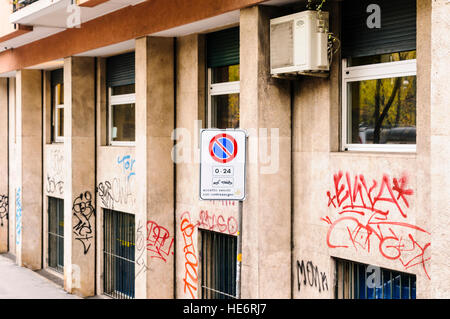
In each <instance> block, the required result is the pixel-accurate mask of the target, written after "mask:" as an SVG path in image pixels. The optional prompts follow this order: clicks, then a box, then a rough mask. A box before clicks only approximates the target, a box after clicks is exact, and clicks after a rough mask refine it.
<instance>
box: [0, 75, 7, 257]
mask: <svg viewBox="0 0 450 319" xmlns="http://www.w3.org/2000/svg"><path fill="white" fill-rule="evenodd" d="M8 93H9V92H8V79H7V78H1V79H0V150H1V153H0V176H1V180H0V252H7V251H8V215H9V207H8V202H9V193H8Z"/></svg>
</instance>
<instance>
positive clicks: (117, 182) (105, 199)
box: [97, 178, 135, 209]
mask: <svg viewBox="0 0 450 319" xmlns="http://www.w3.org/2000/svg"><path fill="white" fill-rule="evenodd" d="M97 192H98V195H99V196H100V200H101V201H102V204H103V206H104V207H106V208H109V209H114V205H115V204H124V205H128V204H134V202H135V196H134V194H133V192H132V191H131V184H130V183H128V179H126V180H121V179H119V178H114V179H113V180H112V181H105V182H101V183H100V184H98V187H97Z"/></svg>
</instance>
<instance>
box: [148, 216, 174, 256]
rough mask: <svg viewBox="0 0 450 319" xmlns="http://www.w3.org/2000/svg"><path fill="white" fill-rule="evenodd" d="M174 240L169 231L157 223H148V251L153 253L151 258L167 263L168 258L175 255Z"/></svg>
mask: <svg viewBox="0 0 450 319" xmlns="http://www.w3.org/2000/svg"><path fill="white" fill-rule="evenodd" d="M173 242H174V238H173V237H172V238H171V237H170V233H169V231H168V230H167V229H166V228H165V227H162V226H160V225H158V224H157V223H156V222H154V221H151V220H149V221H148V222H147V250H148V251H149V252H151V253H152V254H150V258H159V259H162V260H163V261H167V257H168V256H170V255H171V254H172V255H173V251H172V246H173Z"/></svg>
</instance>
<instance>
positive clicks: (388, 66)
mask: <svg viewBox="0 0 450 319" xmlns="http://www.w3.org/2000/svg"><path fill="white" fill-rule="evenodd" d="M347 62H348V60H347V59H346V58H343V59H342V78H341V80H342V81H341V83H342V84H341V93H342V94H341V114H342V115H341V151H343V152H347V151H357V152H366V151H368V152H396V153H415V152H416V149H417V147H416V146H417V135H416V144H353V143H348V137H349V133H348V131H349V127H348V125H349V124H350V122H351V121H350V118H349V116H351V111H350V110H349V107H348V95H349V94H348V84H349V83H351V82H358V81H366V80H377V79H386V78H395V77H403V76H416V77H417V60H416V59H410V60H402V61H393V62H384V63H374V64H367V65H359V66H348V63H347ZM416 110H417V103H416ZM416 132H417V125H416Z"/></svg>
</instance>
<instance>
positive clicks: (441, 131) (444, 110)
mask: <svg viewBox="0 0 450 319" xmlns="http://www.w3.org/2000/svg"><path fill="white" fill-rule="evenodd" d="M419 2H420V1H419ZM427 2H428V3H430V1H427ZM449 16H450V5H449V2H448V1H445V0H439V1H432V2H431V25H430V27H431V30H432V36H431V37H430V38H431V48H430V51H429V53H430V58H431V68H430V69H429V70H430V73H431V74H430V76H431V82H430V84H431V85H430V104H429V105H430V107H429V108H428V109H429V112H430V122H429V127H430V158H431V163H430V182H431V183H430V185H431V186H430V187H428V189H429V191H430V193H431V194H430V195H431V196H430V201H429V202H428V203H429V206H428V207H429V210H430V211H431V218H432V221H431V225H430V228H431V229H430V230H431V234H432V235H431V236H432V240H433V249H432V252H431V258H432V263H431V271H430V273H431V278H432V279H431V281H432V282H431V296H432V297H433V298H448V296H449V295H450V283H449V280H448V274H447V270H448V260H449V258H450V252H449V250H448V229H449V226H450V224H449V223H450V211H449V209H448V207H449V204H450V192H449V189H450V182H449V181H450V169H449V166H448V159H449V156H450V143H449V141H450V139H449V137H450V129H449V123H450V115H449V112H448V104H449V101H450V92H449V90H448V83H449V80H448V77H449V74H450V73H449V72H450V65H449V63H448V58H446V56H448V54H449V53H450V39H449V38H448V37H447V36H446V35H445V33H446V32H445V31H444V30H449V29H450V21H449Z"/></svg>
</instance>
